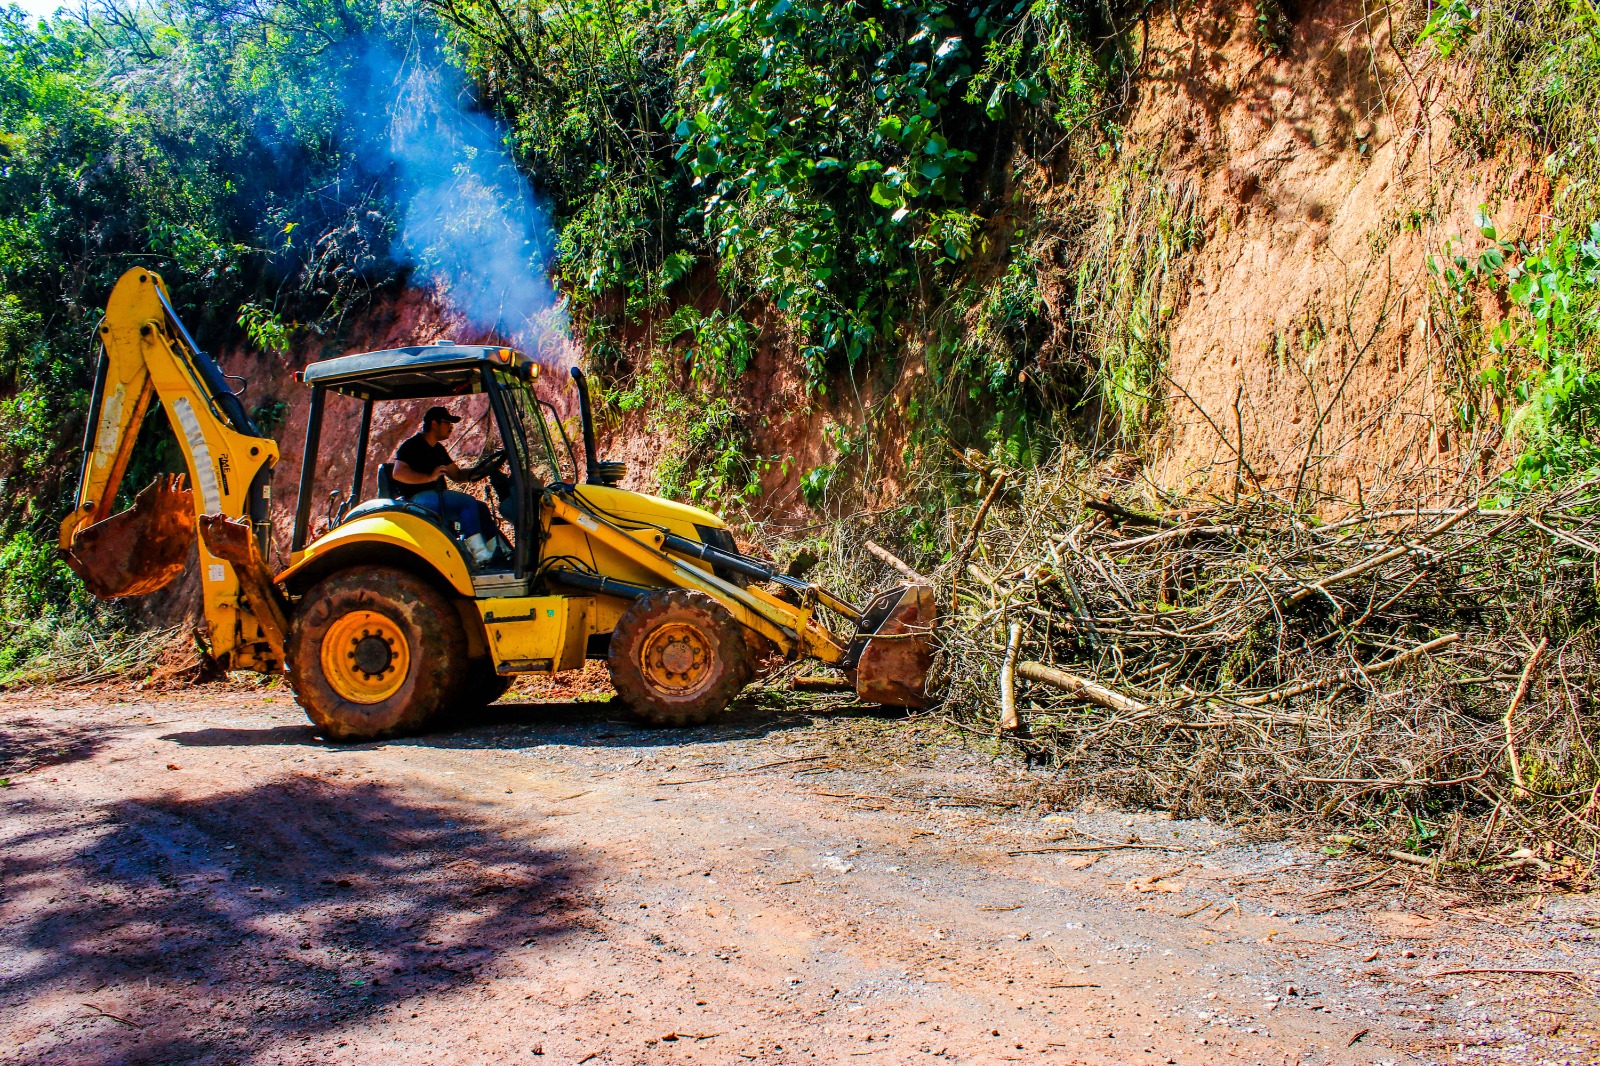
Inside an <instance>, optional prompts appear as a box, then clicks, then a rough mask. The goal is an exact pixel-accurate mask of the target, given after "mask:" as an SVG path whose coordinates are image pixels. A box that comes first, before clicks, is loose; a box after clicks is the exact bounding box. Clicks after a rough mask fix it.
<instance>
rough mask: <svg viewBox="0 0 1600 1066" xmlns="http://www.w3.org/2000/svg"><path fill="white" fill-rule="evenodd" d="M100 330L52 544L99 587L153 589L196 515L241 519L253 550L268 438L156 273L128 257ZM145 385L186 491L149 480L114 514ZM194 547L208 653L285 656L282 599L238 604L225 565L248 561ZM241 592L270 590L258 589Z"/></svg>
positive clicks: (266, 484) (190, 537)
mask: <svg viewBox="0 0 1600 1066" xmlns="http://www.w3.org/2000/svg"><path fill="white" fill-rule="evenodd" d="M99 340H100V342H101V343H102V345H103V352H102V354H101V356H100V359H99V362H98V365H97V366H96V368H95V384H94V393H93V395H92V398H91V400H90V408H89V419H88V427H87V429H86V431H85V434H84V449H83V450H84V454H83V465H82V468H81V471H80V474H79V479H78V498H77V506H76V507H75V508H74V510H73V512H72V513H71V514H70V515H68V516H67V517H66V519H65V520H64V521H63V522H62V523H61V548H62V550H63V552H65V553H66V555H67V560H68V562H69V563H70V564H72V567H73V569H74V570H75V571H77V572H78V573H79V574H80V575H81V576H82V577H83V578H84V580H85V582H86V583H87V584H88V585H89V587H90V588H91V589H92V590H93V591H95V592H96V594H98V595H101V596H124V595H139V594H142V593H146V592H152V591H154V590H155V589H157V588H160V587H162V586H163V585H165V584H167V583H168V582H169V581H171V580H172V578H173V577H175V576H176V572H177V570H181V568H182V558H186V557H187V552H188V544H189V543H193V542H195V540H196V539H197V538H196V536H195V528H196V521H197V519H198V518H199V517H200V516H203V515H220V516H223V517H225V518H230V519H245V520H246V521H248V523H249V529H250V532H251V534H252V536H250V537H249V538H248V539H249V540H251V541H254V545H253V547H254V548H255V553H256V554H264V553H265V547H266V539H267V532H268V525H269V515H268V508H269V505H270V497H271V482H270V478H271V472H272V466H273V464H274V463H276V462H277V459H278V446H277V444H276V443H275V442H273V441H272V440H270V439H268V438H266V437H263V436H261V435H260V433H259V431H258V430H257V429H256V427H255V425H254V423H253V422H252V421H251V419H250V417H249V415H248V414H247V413H246V412H245V410H244V406H243V404H241V403H240V402H239V398H238V396H237V395H235V394H234V393H233V391H232V390H231V389H229V388H228V385H227V381H226V379H225V378H224V377H223V375H222V371H221V370H220V369H219V368H218V367H217V364H216V363H215V362H214V361H213V360H212V359H211V357H210V356H208V355H206V354H205V353H204V352H202V351H201V350H200V348H199V346H198V345H196V344H195V342H194V340H193V338H191V337H190V336H189V334H188V331H187V330H185V329H184V328H183V324H182V323H181V322H180V321H178V316H177V315H176V314H175V313H174V312H173V310H172V304H171V302H170V300H169V299H168V297H167V292H166V287H165V285H164V284H163V283H162V281H161V278H160V276H159V275H157V274H155V273H153V272H151V271H149V270H144V269H141V268H135V269H133V270H130V271H128V272H127V273H126V274H124V275H123V276H122V278H121V279H120V280H119V281H118V282H117V284H116V287H115V288H113V289H112V291H111V297H110V299H109V300H108V301H107V303H106V316H105V319H104V321H103V322H102V323H101V325H100V330H99ZM152 396H154V397H156V398H159V400H160V402H161V403H162V404H163V405H164V406H165V408H166V411H167V416H168V419H169V421H170V422H171V424H172V428H173V431H174V432H175V433H176V435H177V438H178V443H179V445H180V447H181V450H182V452H183V457H184V462H185V464H186V465H187V467H188V473H189V482H190V484H191V485H192V486H193V491H192V493H191V492H188V491H185V490H183V489H182V488H181V486H179V485H178V484H176V483H175V482H172V481H170V480H169V481H168V482H166V483H165V484H163V483H161V482H158V483H157V484H155V485H152V486H150V487H149V488H148V489H146V490H145V491H143V492H141V493H140V494H139V497H138V498H137V500H136V503H135V505H134V507H133V508H131V509H130V510H129V511H126V512H123V513H122V514H120V515H116V516H113V515H112V514H111V511H112V508H113V507H114V506H115V503H116V498H117V492H118V489H119V487H120V485H121V482H122V478H123V475H124V474H125V473H126V472H127V468H128V460H129V457H130V455H131V453H132V450H133V444H134V440H135V437H136V436H137V433H138V430H139V426H140V425H141V424H142V422H143V420H144V416H145V412H146V411H147V410H148V409H149V406H150V401H151V398H152ZM178 552H181V557H178V558H177V562H176V564H174V561H173V560H174V557H175V554H176V553H178ZM199 552H200V579H201V585H202V588H203V591H204V597H205V612H206V621H207V622H208V623H209V626H210V629H211V633H210V645H211V647H210V651H211V654H212V656H213V658H215V659H217V660H218V661H219V662H221V663H223V664H224V665H226V666H229V667H232V668H239V669H242V668H258V669H277V668H278V667H279V666H280V665H281V663H282V659H283V653H282V641H283V637H284V634H283V633H282V632H281V625H280V624H279V623H280V621H281V609H280V608H281V605H280V604H277V603H276V602H271V603H254V604H253V605H246V603H245V602H244V600H243V599H242V598H241V581H240V577H241V575H239V574H237V573H236V572H235V569H236V565H238V566H239V567H242V568H245V569H249V566H248V563H241V564H235V563H231V562H228V561H226V560H225V559H223V558H222V557H220V556H218V555H217V554H216V553H215V552H213V551H211V550H210V548H209V546H208V544H207V543H206V542H205V541H204V540H203V539H201V540H200V542H199ZM230 555H238V553H237V552H230ZM244 576H246V577H247V578H248V577H249V576H250V575H244ZM255 584H259V583H258V582H252V581H248V580H247V581H246V585H255ZM245 598H248V599H250V600H257V599H270V597H264V596H262V595H261V592H260V590H259V589H258V590H256V591H255V592H254V593H248V594H247V595H246V597H245ZM251 606H254V608H255V609H254V610H252V609H251ZM275 630H277V632H274V631H275Z"/></svg>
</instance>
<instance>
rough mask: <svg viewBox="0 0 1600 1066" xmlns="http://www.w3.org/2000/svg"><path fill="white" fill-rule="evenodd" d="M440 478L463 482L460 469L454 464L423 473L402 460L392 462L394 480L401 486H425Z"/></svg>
mask: <svg viewBox="0 0 1600 1066" xmlns="http://www.w3.org/2000/svg"><path fill="white" fill-rule="evenodd" d="M441 477H448V478H451V479H452V480H455V481H461V480H463V479H462V477H461V468H460V467H459V466H457V465H456V464H455V463H450V464H449V465H448V466H441V467H438V468H437V469H435V470H434V471H433V472H432V473H425V472H422V471H419V470H415V469H413V468H412V466H411V464H409V463H407V462H406V461H405V460H404V459H396V460H395V461H394V479H395V480H396V481H398V482H400V484H402V485H427V484H429V483H431V482H434V481H438V480H439V479H440V478H441Z"/></svg>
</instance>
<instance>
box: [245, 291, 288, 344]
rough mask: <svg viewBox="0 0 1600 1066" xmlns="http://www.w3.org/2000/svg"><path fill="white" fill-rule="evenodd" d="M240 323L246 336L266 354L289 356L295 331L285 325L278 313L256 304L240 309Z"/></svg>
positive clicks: (249, 304) (248, 304)
mask: <svg viewBox="0 0 1600 1066" xmlns="http://www.w3.org/2000/svg"><path fill="white" fill-rule="evenodd" d="M238 323H239V325H240V327H241V328H242V329H243V330H244V332H245V336H247V337H249V338H250V343H251V344H254V345H255V346H256V347H257V348H260V349H261V350H262V351H264V352H274V353H277V354H287V353H288V351H289V346H290V344H291V343H292V340H293V330H292V328H291V327H290V326H288V325H287V324H285V323H284V321H283V317H282V316H281V315H279V314H278V313H277V312H276V311H273V310H271V309H269V308H266V307H263V306H261V305H260V304H256V303H247V304H245V305H244V306H243V307H241V308H239V318H238Z"/></svg>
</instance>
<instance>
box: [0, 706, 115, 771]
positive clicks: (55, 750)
mask: <svg viewBox="0 0 1600 1066" xmlns="http://www.w3.org/2000/svg"><path fill="white" fill-rule="evenodd" d="M115 733H116V730H115V729H114V728H113V727H107V726H99V725H97V726H95V727H93V728H86V727H72V728H63V727H62V725H61V723H60V722H52V721H47V720H45V719H42V718H8V719H6V720H5V721H4V722H3V723H0V777H14V776H16V775H18V774H25V773H30V772H32V771H34V770H40V769H43V768H44V767H46V766H61V765H64V764H66V763H71V762H77V761H78V760H80V759H87V758H89V757H90V756H92V755H94V753H95V752H97V751H99V750H100V749H101V748H102V747H104V746H105V744H106V743H107V742H108V741H109V740H111V739H112V738H113V736H115Z"/></svg>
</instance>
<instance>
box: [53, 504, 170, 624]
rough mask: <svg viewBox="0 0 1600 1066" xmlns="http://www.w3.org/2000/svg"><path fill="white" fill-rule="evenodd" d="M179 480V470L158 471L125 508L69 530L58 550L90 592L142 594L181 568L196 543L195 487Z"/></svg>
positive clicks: (167, 581) (110, 595)
mask: <svg viewBox="0 0 1600 1066" xmlns="http://www.w3.org/2000/svg"><path fill="white" fill-rule="evenodd" d="M183 482H184V477H183V475H182V474H171V475H163V476H161V477H158V478H156V479H155V480H154V481H152V482H151V483H150V484H148V485H146V486H145V487H144V488H143V489H141V490H140V492H139V494H138V495H137V496H135V497H134V498H133V506H132V507H130V508H128V509H127V510H126V511H121V512H119V513H117V514H114V515H112V516H111V517H110V518H107V519H106V520H105V521H104V522H96V523H94V524H93V525H90V526H84V527H82V528H79V529H77V530H74V531H73V533H72V541H71V545H70V546H64V547H63V549H62V555H64V556H65V557H66V560H67V565H68V566H70V567H71V568H72V572H73V573H75V574H77V575H78V576H79V577H81V578H83V583H84V584H85V585H87V586H89V591H90V592H93V593H94V594H95V595H96V596H99V597H101V598H102V599H116V598H117V597H119V596H143V595H144V594H146V593H149V592H154V591H156V590H157V589H159V588H164V587H166V586H167V585H168V584H170V583H171V582H172V580H173V579H174V578H176V577H177V576H178V575H179V574H180V573H182V572H183V566H184V563H186V562H187V561H188V559H189V553H190V552H191V551H192V550H193V549H194V546H195V524H194V493H193V492H192V491H190V490H189V489H186V488H184V487H183Z"/></svg>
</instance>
